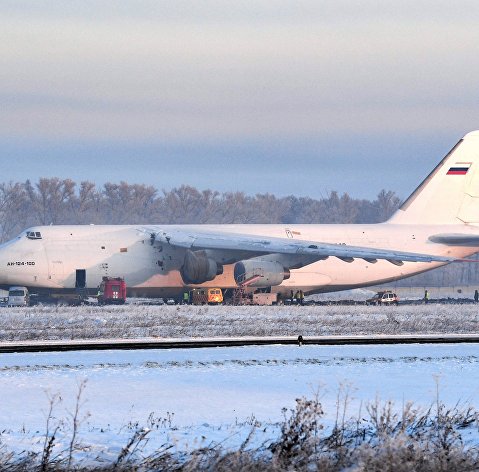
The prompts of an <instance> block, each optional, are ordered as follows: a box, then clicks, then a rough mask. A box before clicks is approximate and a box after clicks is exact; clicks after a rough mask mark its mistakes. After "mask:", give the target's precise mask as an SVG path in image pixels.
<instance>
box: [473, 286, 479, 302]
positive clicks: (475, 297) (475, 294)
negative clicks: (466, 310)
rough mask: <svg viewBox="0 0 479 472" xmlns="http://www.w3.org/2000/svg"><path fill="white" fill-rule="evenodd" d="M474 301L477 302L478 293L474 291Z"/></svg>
mask: <svg viewBox="0 0 479 472" xmlns="http://www.w3.org/2000/svg"><path fill="white" fill-rule="evenodd" d="M474 301H475V302H476V303H477V302H478V301H479V291H478V290H477V288H476V290H474Z"/></svg>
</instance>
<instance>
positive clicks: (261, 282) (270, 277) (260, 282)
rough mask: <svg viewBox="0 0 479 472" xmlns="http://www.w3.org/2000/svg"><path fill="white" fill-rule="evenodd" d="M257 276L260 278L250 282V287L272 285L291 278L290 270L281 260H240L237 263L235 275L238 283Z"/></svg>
mask: <svg viewBox="0 0 479 472" xmlns="http://www.w3.org/2000/svg"><path fill="white" fill-rule="evenodd" d="M255 276H258V278H257V279H256V280H254V281H253V282H251V283H250V284H248V286H249V287H271V286H273V285H280V284H281V282H283V280H286V279H289V277H290V272H289V269H286V268H285V267H283V265H282V264H280V263H279V262H270V261H239V262H237V263H236V264H235V267H234V277H235V280H236V283H237V284H238V285H240V284H241V283H243V282H244V281H246V280H248V279H251V278H252V277H255Z"/></svg>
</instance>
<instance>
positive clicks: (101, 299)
mask: <svg viewBox="0 0 479 472" xmlns="http://www.w3.org/2000/svg"><path fill="white" fill-rule="evenodd" d="M125 301H126V283H125V281H124V280H123V278H122V277H103V280H102V282H101V284H100V286H99V287H98V304H99V305H123V304H124V303H125Z"/></svg>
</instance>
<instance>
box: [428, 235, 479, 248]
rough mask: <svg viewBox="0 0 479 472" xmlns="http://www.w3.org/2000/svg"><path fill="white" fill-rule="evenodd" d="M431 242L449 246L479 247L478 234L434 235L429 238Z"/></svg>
mask: <svg viewBox="0 0 479 472" xmlns="http://www.w3.org/2000/svg"><path fill="white" fill-rule="evenodd" d="M429 241H432V242H433V243H439V244H446V245H447V246H466V247H479V235H478V234H460V233H449V234H448V233H445V234H434V235H432V236H429Z"/></svg>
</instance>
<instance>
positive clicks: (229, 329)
mask: <svg viewBox="0 0 479 472" xmlns="http://www.w3.org/2000/svg"><path fill="white" fill-rule="evenodd" d="M478 329H479V309H478V307H477V306H476V305H473V304H471V305H447V304H445V305H441V304H429V305H416V306H411V305H409V306H408V305H404V306H401V305H399V306H397V307H396V306H390V307H388V306H380V307H373V306H311V307H308V306H305V307H296V306H281V307H260V306H243V307H231V306H104V307H96V306H82V307H71V308H69V307H39V306H38V307H31V308H1V309H0V341H20V340H29V339H38V340H54V339H95V338H145V337H156V338H158V337H159V338H189V337H191V338H199V337H213V336H222V337H225V336H230V337H237V336H298V335H300V334H301V335H303V336H318V335H352V334H417V333H423V334H437V333H477V332H478Z"/></svg>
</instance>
